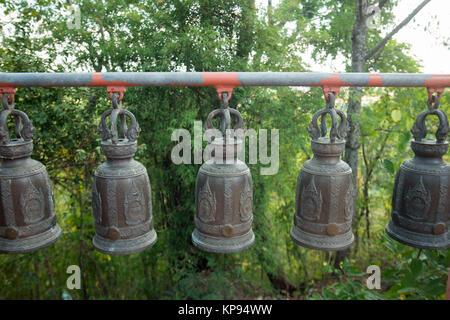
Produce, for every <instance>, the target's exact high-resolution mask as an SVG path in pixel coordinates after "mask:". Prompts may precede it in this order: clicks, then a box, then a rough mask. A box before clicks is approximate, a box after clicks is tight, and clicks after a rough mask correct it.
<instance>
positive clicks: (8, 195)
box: [0, 95, 61, 253]
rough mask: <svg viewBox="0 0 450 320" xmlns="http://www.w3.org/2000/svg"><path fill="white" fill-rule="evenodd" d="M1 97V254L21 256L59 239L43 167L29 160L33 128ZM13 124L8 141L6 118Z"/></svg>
mask: <svg viewBox="0 0 450 320" xmlns="http://www.w3.org/2000/svg"><path fill="white" fill-rule="evenodd" d="M5 97H6V95H4V96H3V106H4V110H2V111H1V112H0V158H1V159H2V160H1V161H0V195H1V206H0V252H1V253H24V252H30V251H34V250H37V249H41V248H43V247H47V246H49V245H51V244H53V243H54V242H55V241H56V240H58V238H59V237H60V236H61V229H60V228H59V226H58V224H57V223H56V215H55V210H54V198H53V190H52V186H51V183H50V179H49V177H48V174H47V170H46V169H45V166H44V165H43V164H42V163H40V162H38V161H36V160H33V159H31V158H30V156H31V153H32V151H33V132H34V128H33V125H32V123H31V121H30V120H29V118H28V116H27V115H26V114H25V113H24V112H22V111H19V110H16V109H14V108H13V104H8V102H7V99H6V98H5ZM10 115H11V116H13V117H14V120H15V125H16V128H15V135H16V138H14V139H11V137H10V134H9V130H8V117H9V116H10Z"/></svg>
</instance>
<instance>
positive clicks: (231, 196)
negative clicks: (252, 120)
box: [192, 94, 255, 253]
mask: <svg viewBox="0 0 450 320" xmlns="http://www.w3.org/2000/svg"><path fill="white" fill-rule="evenodd" d="M217 116H220V117H221V120H222V121H221V124H220V131H221V133H222V134H221V135H222V136H221V137H212V138H211V139H212V142H211V144H210V147H213V149H212V152H211V153H212V155H213V157H212V158H211V159H209V160H207V161H206V162H205V163H204V164H203V165H202V166H201V167H200V170H199V172H198V175H197V180H196V187H195V189H196V191H195V205H196V212H195V218H194V222H195V229H194V232H193V233H192V243H193V244H194V245H195V246H196V247H197V248H199V249H201V250H204V251H209V252H216V253H232V252H238V251H242V250H245V249H248V248H249V247H251V246H252V245H253V243H254V240H255V236H254V234H253V231H252V221H253V186H252V176H251V174H250V170H249V168H248V167H247V165H246V164H245V163H244V162H242V161H241V160H239V159H238V153H239V151H240V148H241V147H242V140H241V139H240V138H239V137H237V135H236V134H232V133H231V132H230V130H229V129H230V127H231V116H234V117H236V118H237V122H236V124H235V126H234V130H235V131H236V130H238V129H243V128H244V126H243V120H242V116H241V114H240V113H239V112H238V111H237V110H235V109H232V108H229V107H228V99H227V95H226V94H224V95H223V107H222V108H221V109H216V110H214V111H212V112H211V113H210V114H209V115H208V117H207V119H206V129H207V130H208V129H213V124H212V120H213V118H214V117H217Z"/></svg>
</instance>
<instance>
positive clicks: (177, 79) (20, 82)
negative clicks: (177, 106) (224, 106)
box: [0, 72, 450, 88]
mask: <svg viewBox="0 0 450 320" xmlns="http://www.w3.org/2000/svg"><path fill="white" fill-rule="evenodd" d="M105 86H124V87H138V86H213V87H216V88H217V87H236V86H307V87H320V86H329V87H332V86H335V87H352V86H353V87H428V88H446V87H450V74H419V73H315V72H97V73H8V72H0V87H105Z"/></svg>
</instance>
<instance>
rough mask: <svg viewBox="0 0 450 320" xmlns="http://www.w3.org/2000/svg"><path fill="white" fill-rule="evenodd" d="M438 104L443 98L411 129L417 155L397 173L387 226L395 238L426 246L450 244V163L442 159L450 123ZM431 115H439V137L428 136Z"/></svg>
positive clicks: (445, 151) (405, 242) (427, 247)
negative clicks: (428, 137) (428, 119)
mask: <svg viewBox="0 0 450 320" xmlns="http://www.w3.org/2000/svg"><path fill="white" fill-rule="evenodd" d="M436 98H437V97H436ZM438 105H439V100H437V102H436V104H435V105H434V106H432V105H431V104H429V109H428V110H426V111H423V112H421V113H420V114H419V116H418V117H417V119H416V121H415V123H414V126H413V128H412V129H411V133H412V135H413V138H414V140H412V141H411V149H412V150H413V152H414V158H412V159H408V160H406V161H404V162H403V163H402V165H401V166H400V169H399V170H398V172H397V174H396V177H395V183H394V192H393V196H392V214H391V220H390V221H389V223H388V225H387V227H386V232H387V234H388V235H389V236H390V237H392V238H393V239H395V240H397V241H399V242H401V243H403V244H406V245H408V246H412V247H416V248H422V249H444V248H448V247H450V228H449V224H450V165H449V164H448V163H446V162H444V161H443V160H442V156H444V155H445V154H446V153H447V151H448V142H446V138H447V135H448V132H449V124H448V119H447V115H446V114H445V113H444V112H443V111H442V110H439V109H437V107H438ZM429 115H436V116H437V117H438V118H439V127H438V129H437V132H436V139H426V136H427V128H426V125H425V118H426V117H427V116H429Z"/></svg>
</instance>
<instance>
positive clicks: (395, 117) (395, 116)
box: [391, 110, 402, 122]
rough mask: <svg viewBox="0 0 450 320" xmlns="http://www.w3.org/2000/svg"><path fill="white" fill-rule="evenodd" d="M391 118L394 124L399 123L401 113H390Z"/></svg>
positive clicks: (395, 111)
mask: <svg viewBox="0 0 450 320" xmlns="http://www.w3.org/2000/svg"><path fill="white" fill-rule="evenodd" d="M391 117H392V120H393V121H394V122H399V121H400V120H402V113H401V111H400V110H393V111H392V112H391Z"/></svg>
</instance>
